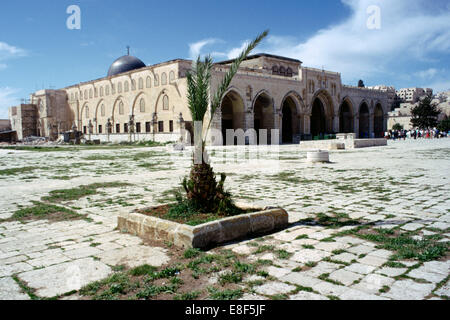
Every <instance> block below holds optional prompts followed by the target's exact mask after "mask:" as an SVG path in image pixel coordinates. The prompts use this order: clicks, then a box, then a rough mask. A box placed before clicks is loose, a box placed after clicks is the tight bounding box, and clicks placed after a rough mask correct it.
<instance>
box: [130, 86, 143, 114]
mask: <svg viewBox="0 0 450 320" xmlns="http://www.w3.org/2000/svg"><path fill="white" fill-rule="evenodd" d="M141 99H144V101H145V105H146V106H147V99H146V96H145V93H144V92H143V91H141V92H139V93H138V94H137V95H136V97H134V99H133V102H132V103H131V106H132V107H131V112H130V114H131V115H135V114H136V110H139V109H136V108H138V107H139V103H140V101H141ZM145 113H147V110H145Z"/></svg>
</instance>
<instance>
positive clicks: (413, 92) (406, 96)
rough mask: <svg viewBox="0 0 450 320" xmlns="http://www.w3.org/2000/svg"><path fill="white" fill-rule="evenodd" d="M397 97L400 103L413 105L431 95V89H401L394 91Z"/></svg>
mask: <svg viewBox="0 0 450 320" xmlns="http://www.w3.org/2000/svg"><path fill="white" fill-rule="evenodd" d="M396 94H397V97H398V98H399V99H400V100H401V101H402V102H411V103H415V102H417V101H418V99H419V98H421V97H423V96H425V95H428V96H432V95H433V89H430V88H426V89H424V88H403V89H400V90H397V91H396Z"/></svg>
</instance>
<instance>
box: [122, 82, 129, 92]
mask: <svg viewBox="0 0 450 320" xmlns="http://www.w3.org/2000/svg"><path fill="white" fill-rule="evenodd" d="M123 87H124V91H125V92H128V91H129V90H130V85H129V84H128V81H125V83H124V85H123Z"/></svg>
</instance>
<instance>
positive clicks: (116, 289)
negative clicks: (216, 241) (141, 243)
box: [79, 247, 270, 300]
mask: <svg viewBox="0 0 450 320" xmlns="http://www.w3.org/2000/svg"><path fill="white" fill-rule="evenodd" d="M169 250H170V251H171V254H170V255H171V256H172V257H173V258H172V260H171V261H170V263H169V264H168V265H166V266H163V267H160V268H156V267H154V266H150V265H142V266H139V267H136V268H131V269H126V268H125V267H123V266H121V267H120V268H114V269H113V270H114V274H112V275H111V276H109V277H107V278H106V279H103V280H100V281H96V282H93V283H90V284H88V285H86V286H84V287H83V288H82V289H80V291H79V294H80V295H81V296H82V297H83V298H85V299H92V300H118V299H120V300H171V299H174V300H195V299H213V300H231V299H233V300H234V299H238V298H240V297H242V295H243V294H244V293H245V292H251V291H252V289H251V288H252V287H253V286H254V285H260V284H263V283H264V280H259V281H258V282H257V283H252V282H249V283H244V282H243V279H244V277H245V276H247V275H258V276H260V277H264V278H270V277H269V275H268V273H267V272H265V271H264V270H260V267H261V266H262V264H260V263H257V262H256V263H249V262H247V261H246V260H245V258H244V257H241V256H237V255H236V254H234V253H233V252H231V251H229V250H220V251H218V252H214V253H205V252H202V251H200V250H197V249H188V250H185V251H184V252H182V251H180V249H179V248H175V247H172V248H169ZM172 251H176V252H175V253H172ZM212 277H216V278H217V284H216V285H211V283H210V279H211V278H212Z"/></svg>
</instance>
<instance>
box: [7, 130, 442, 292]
mask: <svg viewBox="0 0 450 320" xmlns="http://www.w3.org/2000/svg"><path fill="white" fill-rule="evenodd" d="M242 149H243V148H242V147H225V148H211V151H210V153H211V154H212V159H213V166H214V169H215V171H216V172H225V173H227V174H228V179H227V182H226V186H227V188H228V189H229V190H230V191H231V192H232V193H233V194H234V195H236V196H237V198H238V199H239V200H240V201H242V202H247V203H252V204H255V205H260V206H281V207H283V208H285V209H286V210H287V211H288V212H289V215H290V222H291V223H292V224H291V226H290V227H289V228H288V229H287V230H283V231H281V232H278V233H275V234H272V235H270V236H267V237H265V238H264V240H263V241H260V242H258V244H257V245H255V241H254V240H248V241H244V242H240V243H234V244H229V245H227V246H224V247H225V248H229V249H231V250H233V251H234V252H236V253H238V254H240V255H243V256H246V257H247V258H248V259H249V260H251V261H256V260H258V259H260V260H272V265H271V266H267V267H265V268H266V271H267V272H268V273H269V274H270V275H271V276H272V278H271V280H270V281H267V282H265V283H263V284H261V285H259V286H256V287H254V288H253V289H254V290H253V292H252V293H247V294H246V295H245V296H244V299H267V298H268V297H270V296H274V295H278V296H280V295H281V296H283V297H284V298H288V299H293V300H319V299H345V300H350V299H370V300H372V299H373V300H376V299H428V298H430V297H433V299H435V298H438V299H448V297H449V296H450V291H449V290H450V289H449V286H450V285H449V283H448V279H449V274H450V262H449V260H447V259H446V258H444V259H440V261H429V262H425V263H422V262H419V261H401V262H402V264H403V265H401V266H399V267H398V266H397V267H393V266H391V265H389V264H387V262H388V261H389V258H390V256H391V255H392V254H393V252H390V251H388V250H384V249H378V248H376V243H373V242H370V241H366V240H362V239H360V238H356V237H353V236H349V235H344V236H334V235H335V234H337V233H338V232H341V231H344V230H348V229H350V228H352V227H341V228H338V229H330V228H326V227H323V226H317V225H305V224H303V223H299V221H300V220H302V219H307V218H312V217H316V216H317V214H319V213H333V214H346V215H348V217H350V218H351V219H357V220H360V221H368V222H377V226H378V227H379V228H382V229H385V230H391V229H393V228H396V227H400V228H401V230H403V231H405V232H406V231H415V232H418V235H417V237H419V238H420V237H423V236H426V235H433V234H440V235H441V236H442V235H443V239H442V240H440V241H443V242H446V241H449V239H448V238H449V234H450V233H449V227H450V195H449V191H450V185H449V181H448V179H449V175H448V173H449V172H450V161H449V160H450V139H441V140H433V141H424V140H422V141H396V142H393V141H389V145H388V147H379V148H369V149H359V150H346V151H334V152H331V153H330V160H331V161H332V163H329V164H316V165H312V164H308V163H306V161H305V158H306V152H305V151H300V150H299V148H298V146H294V145H292V146H280V147H279V151H280V153H279V155H278V154H277V155H276V156H275V154H273V153H261V154H260V156H261V159H259V161H257V162H252V163H248V161H246V160H245V159H243V158H242V157H241V151H242ZM190 152H191V151H190V150H186V151H185V152H183V153H180V152H174V151H172V150H171V149H170V148H168V149H166V148H139V149H118V150H88V149H87V150H81V151H77V152H75V151H70V149H69V150H68V151H59V152H26V151H9V150H0V156H1V157H0V165H1V166H0V167H1V169H0V170H4V169H9V168H25V167H26V168H28V169H26V170H22V171H21V172H19V173H16V174H3V175H0V219H7V218H9V217H11V216H12V215H13V213H14V212H15V211H16V210H17V209H19V208H22V207H26V206H29V205H31V201H38V200H40V198H41V197H42V196H46V195H48V193H49V192H50V191H52V190H57V189H68V188H73V187H75V186H79V185H85V184H91V183H96V182H113V181H114V182H115V181H120V182H128V183H130V184H131V185H130V186H127V187H120V188H108V189H101V190H98V191H99V192H98V193H97V194H95V195H91V196H88V197H84V198H81V199H80V200H76V201H71V202H63V203H62V205H64V206H66V207H68V208H72V209H73V210H76V211H77V212H78V213H80V214H86V215H88V217H89V218H91V220H90V221H87V220H72V221H61V222H51V223H49V222H48V221H46V220H36V221H32V222H25V223H20V222H17V221H10V222H0V299H29V296H28V295H27V294H26V293H24V291H23V289H21V285H22V286H23V285H26V286H28V287H30V288H32V289H34V290H35V294H36V295H37V296H39V297H55V296H60V295H64V294H66V293H69V292H72V291H76V290H79V289H80V288H81V287H82V286H84V285H86V284H88V283H90V282H93V281H96V280H100V279H103V278H105V277H106V276H108V275H109V274H111V273H112V272H113V268H114V266H117V265H128V266H129V267H134V266H138V265H142V264H150V265H154V266H162V265H164V264H165V263H167V262H168V261H169V256H168V253H167V250H166V249H165V248H160V247H149V246H143V245H142V241H141V240H140V239H139V238H137V237H135V236H132V235H128V234H123V233H121V232H119V231H118V230H115V228H116V224H117V221H116V220H117V214H118V213H119V212H121V211H124V210H127V211H129V210H133V209H134V208H144V207H148V206H151V205H157V204H159V203H164V202H166V201H168V197H167V195H168V193H169V191H170V190H172V189H173V188H175V187H177V186H178V185H179V182H180V179H181V178H182V177H183V176H184V175H185V174H186V173H187V172H188V170H189V165H190ZM278 156H279V161H278V160H277V159H278ZM224 157H226V159H228V161H224ZM230 162H231V163H230ZM0 172H1V171H0ZM330 238H332V241H328V239H330ZM260 246H273V248H275V249H274V250H275V251H274V250H272V252H270V251H267V252H260V253H255V251H256V250H257V249H258V247H260ZM276 250H284V251H285V252H286V253H287V255H286V256H285V257H282V258H280V256H278V255H277V254H276ZM447 256H448V255H447ZM410 267H413V268H410ZM74 297H76V296H74Z"/></svg>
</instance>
